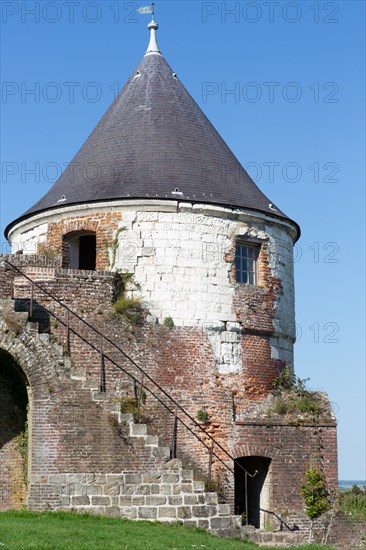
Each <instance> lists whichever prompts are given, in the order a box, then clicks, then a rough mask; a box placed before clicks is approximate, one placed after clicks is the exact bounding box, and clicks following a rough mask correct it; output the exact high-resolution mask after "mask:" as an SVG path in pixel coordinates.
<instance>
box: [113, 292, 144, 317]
mask: <svg viewBox="0 0 366 550" xmlns="http://www.w3.org/2000/svg"><path fill="white" fill-rule="evenodd" d="M140 306H141V302H140V300H139V299H138V298H128V297H127V296H120V297H119V298H117V300H116V301H115V302H114V304H113V309H114V311H115V312H116V313H119V314H120V315H123V314H125V313H126V312H128V310H129V309H136V308H139V307H140Z"/></svg>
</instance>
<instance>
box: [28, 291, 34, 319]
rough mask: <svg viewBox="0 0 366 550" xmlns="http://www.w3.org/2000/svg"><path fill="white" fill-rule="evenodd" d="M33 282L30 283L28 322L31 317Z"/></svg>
mask: <svg viewBox="0 0 366 550" xmlns="http://www.w3.org/2000/svg"><path fill="white" fill-rule="evenodd" d="M33 292H34V290H33V282H32V283H31V295H30V301H29V320H32V317H33Z"/></svg>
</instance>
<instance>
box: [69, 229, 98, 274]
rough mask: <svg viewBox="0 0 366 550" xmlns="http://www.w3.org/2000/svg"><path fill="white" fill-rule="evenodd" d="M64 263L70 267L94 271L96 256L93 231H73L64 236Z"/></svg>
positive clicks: (95, 239)
mask: <svg viewBox="0 0 366 550" xmlns="http://www.w3.org/2000/svg"><path fill="white" fill-rule="evenodd" d="M65 244H66V246H64V256H66V258H64V260H66V261H64V264H65V265H66V266H67V267H69V268H70V269H87V270H92V271H94V270H95V268H96V258H97V237H96V233H95V231H73V232H72V233H68V234H67V235H65V236H64V245H65Z"/></svg>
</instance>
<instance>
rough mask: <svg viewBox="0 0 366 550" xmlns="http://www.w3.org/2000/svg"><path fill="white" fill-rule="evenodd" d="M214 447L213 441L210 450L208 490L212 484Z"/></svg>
mask: <svg viewBox="0 0 366 550" xmlns="http://www.w3.org/2000/svg"><path fill="white" fill-rule="evenodd" d="M213 446H214V442H213V441H211V447H210V450H209V458H208V476H207V485H208V487H207V489H208V490H210V489H211V482H212V455H213Z"/></svg>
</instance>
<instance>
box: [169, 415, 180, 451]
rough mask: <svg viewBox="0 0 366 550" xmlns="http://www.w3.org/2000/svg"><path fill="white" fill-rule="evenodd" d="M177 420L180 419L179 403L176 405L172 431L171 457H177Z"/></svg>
mask: <svg viewBox="0 0 366 550" xmlns="http://www.w3.org/2000/svg"><path fill="white" fill-rule="evenodd" d="M177 420H178V405H176V406H175V413H174V420H173V432H172V444H171V447H170V458H177Z"/></svg>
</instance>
